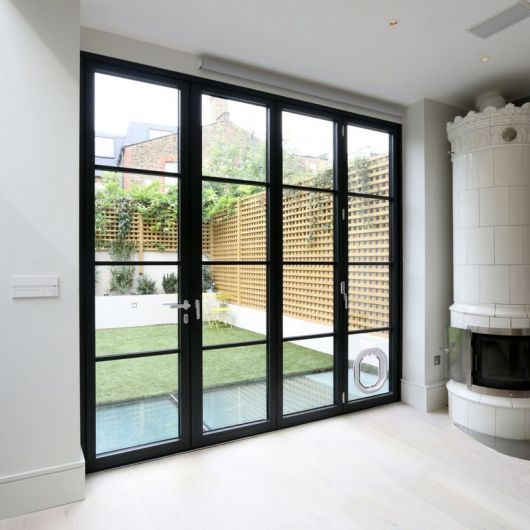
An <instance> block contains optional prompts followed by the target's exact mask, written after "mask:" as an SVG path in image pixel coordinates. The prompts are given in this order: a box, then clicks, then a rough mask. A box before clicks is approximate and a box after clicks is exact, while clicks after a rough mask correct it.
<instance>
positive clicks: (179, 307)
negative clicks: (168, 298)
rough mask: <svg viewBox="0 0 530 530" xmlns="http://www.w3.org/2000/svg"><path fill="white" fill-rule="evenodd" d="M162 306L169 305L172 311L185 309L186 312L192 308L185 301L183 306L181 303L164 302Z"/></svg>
mask: <svg viewBox="0 0 530 530" xmlns="http://www.w3.org/2000/svg"><path fill="white" fill-rule="evenodd" d="M162 305H168V306H169V307H170V309H184V310H185V311H187V310H188V309H189V308H190V307H191V304H190V303H189V302H188V301H187V300H184V302H182V304H180V303H179V302H163V303H162Z"/></svg>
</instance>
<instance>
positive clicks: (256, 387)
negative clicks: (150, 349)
mask: <svg viewBox="0 0 530 530" xmlns="http://www.w3.org/2000/svg"><path fill="white" fill-rule="evenodd" d="M201 111H202V179H201V182H200V185H201V188H202V230H201V235H202V256H201V258H202V279H201V284H202V293H201V295H200V297H201V300H202V334H201V350H202V378H201V380H200V381H199V384H200V386H201V388H202V395H201V401H202V411H201V412H202V432H204V433H209V432H212V431H215V430H218V429H226V428H232V429H236V428H238V427H239V426H242V425H246V424H248V423H252V422H259V421H263V420H266V419H267V418H268V417H269V411H268V406H267V397H268V377H267V372H268V364H269V360H268V352H269V336H268V274H269V273H268V271H269V262H268V242H267V210H268V202H269V198H268V197H269V183H268V172H267V163H266V153H267V150H268V145H267V142H268V140H267V134H268V130H267V116H268V111H267V109H266V107H264V106H261V105H256V104H251V103H246V102H241V101H236V100H234V99H231V98H225V97H219V96H217V95H215V96H214V95H209V94H204V93H203V94H202V96H201ZM194 185H197V181H196V182H195V183H194Z"/></svg>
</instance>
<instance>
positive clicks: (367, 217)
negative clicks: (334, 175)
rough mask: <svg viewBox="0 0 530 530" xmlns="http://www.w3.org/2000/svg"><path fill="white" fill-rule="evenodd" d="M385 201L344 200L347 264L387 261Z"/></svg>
mask: <svg viewBox="0 0 530 530" xmlns="http://www.w3.org/2000/svg"><path fill="white" fill-rule="evenodd" d="M388 210H389V205H388V201H385V200H378V199H366V198H364V197H349V198H348V249H349V250H348V259H349V261H357V262H366V261H380V262H381V261H388V260H389V259H390V248H389V214H388Z"/></svg>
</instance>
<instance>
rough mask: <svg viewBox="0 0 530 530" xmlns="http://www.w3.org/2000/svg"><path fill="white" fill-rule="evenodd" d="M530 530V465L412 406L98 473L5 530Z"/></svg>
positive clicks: (1, 525) (3, 525)
mask: <svg viewBox="0 0 530 530" xmlns="http://www.w3.org/2000/svg"><path fill="white" fill-rule="evenodd" d="M262 528H263V529H269V530H270V529H289V530H298V529H303V530H307V529H325V530H339V529H363V530H364V529H378V528H403V529H406V530H413V529H421V530H430V529H443V530H448V529H461V528H480V529H490V528H492V529H493V528H496V529H497V528H509V529H515V528H521V529H522V528H525V529H529V528H530V462H529V461H525V460H518V459H515V458H512V457H509V456H504V455H501V454H499V453H496V452H495V451H494V450H492V449H489V448H487V447H485V446H482V445H480V444H479V443H478V442H476V441H474V440H472V439H471V438H469V437H468V436H466V435H465V434H464V433H462V432H460V431H459V430H458V429H457V428H456V427H454V426H452V425H451V424H450V422H449V420H448V417H447V411H440V412H437V413H431V414H424V413H421V412H418V411H416V410H414V409H412V408H410V407H408V406H406V405H403V404H394V405H388V406H386V407H380V408H377V409H372V410H369V411H365V412H361V413H356V414H350V415H347V416H342V417H339V418H333V419H330V420H325V421H320V422H316V423H312V424H308V425H303V426H300V427H295V428H291V429H286V430H283V431H280V432H275V433H269V434H266V435H262V436H257V437H255V438H249V439H246V440H240V441H237V442H233V443H230V444H225V445H222V446H217V447H210V448H207V449H203V450H200V451H195V452H190V453H187V454H181V455H176V456H172V457H169V458H165V459H161V460H158V461H152V462H148V463H144V464H140V465H135V466H130V467H127V468H121V469H117V470H112V471H105V472H101V473H97V474H94V475H91V476H89V477H88V484H87V497H86V500H85V501H84V502H82V503H76V504H72V505H68V506H63V507H59V508H53V509H50V510H45V511H42V512H37V513H34V514H30V515H26V516H23V517H18V518H14V519H9V520H5V521H2V522H0V530H19V529H20V530H22V529H24V530H33V529H39V530H41V529H42V530H44V529H46V530H63V529H68V530H73V529H83V530H84V529H87V530H88V529H89V530H119V529H128V530H131V529H142V530H155V529H156V530H170V529H171V530H172V529H178V530H196V529H197V530H198V529H213V530H224V529H230V530H238V529H245V530H257V529H262Z"/></svg>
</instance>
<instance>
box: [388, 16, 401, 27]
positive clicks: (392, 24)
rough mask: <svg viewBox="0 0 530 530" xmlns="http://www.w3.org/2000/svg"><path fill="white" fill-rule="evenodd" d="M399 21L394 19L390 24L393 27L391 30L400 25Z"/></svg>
mask: <svg viewBox="0 0 530 530" xmlns="http://www.w3.org/2000/svg"><path fill="white" fill-rule="evenodd" d="M398 22H399V21H398V19H397V18H393V19H392V20H391V21H390V22H389V23H388V25H389V26H390V27H391V28H394V27H396V26H397V25H398Z"/></svg>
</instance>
